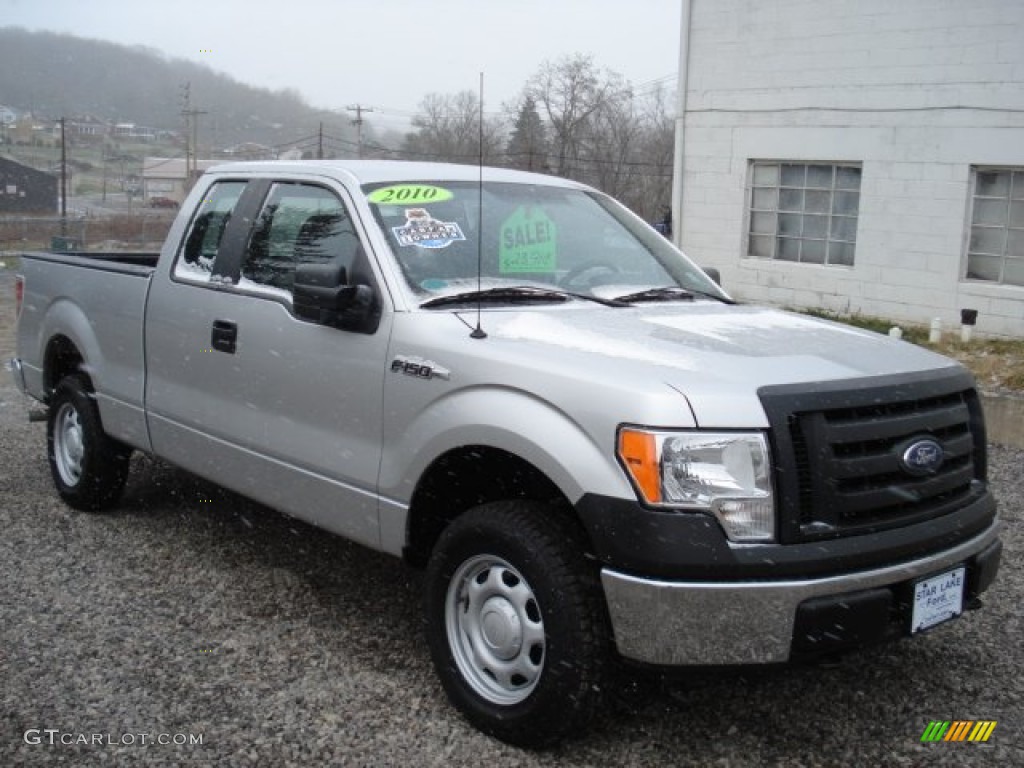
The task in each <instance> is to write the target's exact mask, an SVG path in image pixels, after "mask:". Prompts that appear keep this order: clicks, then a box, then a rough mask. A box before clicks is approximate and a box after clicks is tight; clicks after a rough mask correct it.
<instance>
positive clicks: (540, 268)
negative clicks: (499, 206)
mask: <svg viewBox="0 0 1024 768" xmlns="http://www.w3.org/2000/svg"><path fill="white" fill-rule="evenodd" d="M557 234H558V228H557V227H556V226H555V222H553V221H552V220H551V219H549V218H548V216H547V214H546V213H544V211H543V210H541V209H540V208H533V207H529V208H527V207H526V206H522V205H521V206H519V208H517V209H516V211H515V213H513V214H512V215H511V216H509V217H508V218H507V219H505V221H504V222H502V225H501V231H500V233H499V238H500V240H499V243H498V270H499V271H500V272H501V273H502V274H515V273H521V272H554V271H555V269H556V267H557V257H558V243H557V238H556V236H557Z"/></svg>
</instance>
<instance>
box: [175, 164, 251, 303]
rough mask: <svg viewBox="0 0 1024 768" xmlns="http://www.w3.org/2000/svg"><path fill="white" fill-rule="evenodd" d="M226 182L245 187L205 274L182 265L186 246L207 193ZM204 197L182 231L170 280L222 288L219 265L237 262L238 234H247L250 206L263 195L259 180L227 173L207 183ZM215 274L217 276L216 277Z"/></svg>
mask: <svg viewBox="0 0 1024 768" xmlns="http://www.w3.org/2000/svg"><path fill="white" fill-rule="evenodd" d="M223 184H242V185H243V186H242V191H241V192H240V193H239V195H238V199H237V200H236V201H235V204H234V206H233V207H232V208H231V216H230V218H229V219H228V221H227V223H226V224H225V225H224V231H223V232H222V233H221V236H220V241H219V242H218V244H217V253H216V254H215V255H214V257H213V260H212V261H211V262H210V271H209V273H206V274H205V277H204V276H203V275H202V274H201V273H199V272H194V271H191V270H188V269H187V268H185V267H183V266H182V265H183V262H184V261H185V250H186V249H187V248H188V241H189V237H190V236H191V235H192V231H193V228H194V227H195V226H196V223H197V221H198V219H199V216H200V215H201V214H202V212H203V206H204V203H205V201H206V195H209V194H210V193H211V191H213V190H214V189H215V188H216V187H218V186H220V185H223ZM203 195H204V197H203V200H201V201H200V203H199V204H198V205H196V206H195V208H194V209H193V211H192V215H191V216H190V217H189V220H188V225H187V226H186V227H185V231H184V232H183V233H182V235H181V240H180V241H179V243H178V247H177V250H176V252H175V255H174V262H173V263H172V264H171V268H170V279H171V282H174V283H180V284H183V285H192V286H197V287H200V288H220V287H221V286H222V284H223V283H222V278H223V277H224V276H225V275H224V272H223V270H221V269H219V268H218V266H219V264H218V263H220V266H223V265H224V264H225V263H226V264H227V265H229V266H230V265H231V264H232V263H235V262H236V261H237V259H235V253H234V252H236V251H237V249H238V240H239V237H240V236H242V235H244V234H246V233H247V232H248V229H249V225H248V223H247V220H248V218H249V217H248V215H247V214H248V210H249V209H250V208H251V207H252V206H253V204H254V196H255V198H256V201H259V200H260V199H262V195H260V194H259V185H258V183H257V180H255V179H252V178H248V177H236V176H225V177H220V178H216V179H213V180H212V181H211V182H210V184H209V185H208V186H207V187H206V189H205V190H204V192H203ZM214 277H216V278H217V279H216V280H215V279H214Z"/></svg>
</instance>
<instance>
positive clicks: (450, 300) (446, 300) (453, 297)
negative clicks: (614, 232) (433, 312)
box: [420, 285, 627, 309]
mask: <svg viewBox="0 0 1024 768" xmlns="http://www.w3.org/2000/svg"><path fill="white" fill-rule="evenodd" d="M569 299H582V300H584V301H594V302H597V303H598V304H604V305H605V306H608V307H625V306H627V304H626V303H625V302H623V301H620V300H618V299H603V298H601V297H600V296H588V295H587V294H585V293H573V292H571V291H560V290H556V289H554V288H537V287H535V286H530V285H513V286H504V287H501V288H486V289H484V290H482V291H463V292H462V293H453V294H449V295H448V296H438V297H437V298H436V299H427V300H426V301H424V302H423V303H422V304H420V307H421V308H422V309H431V308H433V307H447V306H451V305H453V304H475V303H476V302H478V301H480V302H509V303H538V304H545V303H548V302H563V301H568V300H569Z"/></svg>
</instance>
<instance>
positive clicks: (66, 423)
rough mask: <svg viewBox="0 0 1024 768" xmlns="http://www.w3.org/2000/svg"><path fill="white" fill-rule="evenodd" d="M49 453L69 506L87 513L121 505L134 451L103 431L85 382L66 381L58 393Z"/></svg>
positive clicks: (49, 427) (50, 422) (53, 406)
mask: <svg viewBox="0 0 1024 768" xmlns="http://www.w3.org/2000/svg"><path fill="white" fill-rule="evenodd" d="M46 448H47V451H46V452H47V457H48V458H49V461H50V473H51V475H52V476H53V483H54V485H55V486H56V487H57V492H58V493H59V494H60V496H61V498H62V499H64V501H65V503H67V504H68V505H69V506H71V507H74V508H75V509H82V510H87V511H95V510H100V509H105V508H107V507H110V506H113V505H114V504H115V503H117V500H118V499H119V498H120V497H121V491H122V490H123V489H124V484H125V480H127V478H128V462H129V459H130V457H131V449H130V448H128V447H127V446H125V445H123V444H122V443H119V442H117V441H116V440H113V439H111V438H110V437H108V436H107V434H106V433H105V432H104V431H103V425H102V423H101V422H100V414H99V409H98V408H97V407H96V401H95V400H94V399H93V395H92V393H91V392H89V390H88V388H87V386H86V383H85V380H84V379H83V378H82V377H81V376H67V377H65V378H64V379H62V380H61V382H60V383H59V384H58V385H57V388H56V390H54V393H53V397H52V399H51V400H50V413H49V420H48V424H47V434H46Z"/></svg>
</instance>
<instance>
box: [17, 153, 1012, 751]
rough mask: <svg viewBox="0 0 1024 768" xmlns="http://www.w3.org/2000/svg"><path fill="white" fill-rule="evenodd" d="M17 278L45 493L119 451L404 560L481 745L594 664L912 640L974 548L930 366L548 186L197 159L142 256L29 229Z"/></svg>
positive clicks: (119, 462) (952, 438)
mask: <svg viewBox="0 0 1024 768" xmlns="http://www.w3.org/2000/svg"><path fill="white" fill-rule="evenodd" d="M17 291H18V300H19V327H18V354H19V357H18V358H17V359H15V360H14V361H13V371H14V375H15V378H16V380H17V382H18V384H19V386H20V387H21V389H22V390H23V391H25V392H27V393H28V394H29V395H31V396H32V397H34V398H36V399H37V400H40V401H42V402H43V403H45V405H46V406H47V408H48V440H47V445H48V456H49V463H50V467H51V470H52V475H53V481H54V483H55V485H56V487H57V491H58V492H59V493H60V495H61V496H62V497H63V498H64V500H65V501H66V502H67V503H68V504H70V505H71V506H72V507H75V508H78V509H85V510H95V509H101V508H104V507H107V506H109V505H112V504H114V503H116V501H117V500H118V497H119V495H120V493H121V491H122V488H123V486H124V483H125V477H126V474H127V472H128V466H129V456H130V454H131V452H132V451H134V450H139V451H144V452H146V453H148V454H151V455H155V456H158V457H160V458H162V459H165V460H167V461H168V462H171V463H173V464H176V465H178V466H179V467H183V468H184V469H186V470H188V471H190V472H193V473H195V474H197V475H200V476H202V477H205V478H208V479H210V480H212V481H214V482H216V483H218V484H220V485H223V486H225V487H227V488H230V489H232V490H234V491H237V492H239V493H241V494H244V495H246V496H249V497H251V498H253V499H256V500H258V501H260V502H263V503H265V504H268V505H270V506H272V507H275V508H277V509H280V510H282V511H284V512H286V513H288V514H291V515H294V516H296V517H299V518H302V519H304V520H307V521H309V522H311V523H313V524H315V525H318V526H321V527H323V528H325V529H328V530H330V531H333V532H336V533H338V534H340V535H342V536H346V537H348V538H350V539H353V540H355V541H358V542H361V543H362V544H365V545H366V546H369V547H372V548H374V549H378V550H382V551H384V552H389V553H392V554H394V555H396V556H400V557H402V558H404V559H405V560H406V561H408V562H409V563H412V564H414V565H416V566H422V567H425V569H426V576H425V611H426V634H427V642H428V644H429V647H430V652H431V655H432V658H433V661H434V664H435V666H436V669H437V672H438V675H439V677H440V679H441V681H442V683H443V685H444V688H445V689H446V691H447V693H448V695H449V697H450V699H451V700H452V702H453V703H454V704H455V705H456V706H457V707H458V708H459V709H460V710H461V711H462V712H463V713H464V715H465V716H466V717H467V718H468V719H469V720H470V721H472V722H473V723H474V724H475V725H476V726H478V727H479V728H481V729H482V730H484V731H486V732H487V733H490V734H493V735H495V736H497V737H498V738H501V739H504V740H506V741H508V742H510V743H515V744H521V745H541V744H545V743H549V742H551V741H553V740H555V739H558V738H559V737H561V736H563V735H564V734H566V733H567V732H570V731H573V730H575V729H579V728H580V727H581V726H582V725H583V724H584V723H585V722H586V720H587V718H588V717H589V716H590V715H591V714H592V712H593V711H594V709H595V706H596V705H597V704H598V702H599V701H600V700H601V698H602V694H603V693H604V692H605V690H606V688H607V686H606V685H605V681H606V680H607V679H608V676H609V674H610V670H612V669H613V668H615V667H617V666H618V665H619V664H620V663H621V662H622V661H623V660H626V661H629V662H635V663H637V664H639V665H642V666H648V667H652V668H655V669H657V668H664V667H678V666H681V665H723V664H729V665H731V664H754V663H767V662H784V661H788V660H791V659H798V658H802V657H812V656H814V655H817V654H831V653H836V652H841V651H843V650H845V649H848V648H852V647H857V646H862V645H865V644H869V643H874V642H877V641H881V640H886V639H891V638H895V637H899V636H904V635H913V634H917V633H919V632H923V631H926V630H929V629H930V628H931V627H933V626H936V625H938V624H941V623H943V622H945V621H947V620H949V619H953V618H955V617H957V616H958V615H960V614H961V612H962V611H964V610H965V609H968V608H974V607H977V606H979V605H980V601H979V599H978V596H979V594H980V593H981V592H982V591H984V590H985V589H986V588H987V587H988V586H989V584H990V583H991V582H992V580H993V578H994V577H995V574H996V571H997V569H998V564H999V554H1000V548H1001V544H1000V541H999V538H998V531H997V528H998V522H997V520H996V510H995V503H994V501H993V498H992V495H991V494H990V492H989V490H988V487H987V484H986V466H985V462H986V440H985V427H984V420H983V416H982V409H981V406H980V404H979V399H978V395H977V393H976V390H975V385H974V382H973V381H972V379H971V376H970V375H969V374H968V373H967V372H966V371H965V370H964V369H963V368H962V367H961V366H959V365H958V364H956V363H954V362H952V361H950V360H948V359H945V358H943V357H940V356H937V355H934V354H932V353H930V352H928V351H926V350H923V349H921V348H918V347H915V346H913V345H910V344H907V343H904V342H901V341H896V340H893V339H889V338H887V337H882V336H879V335H876V334H872V333H868V332H862V331H859V330H854V329H852V328H848V327H845V326H840V325H836V324H831V323H827V322H822V321H818V320H814V319H810V318H807V317H803V316H799V315H794V314H790V313H786V312H781V311H776V310H770V309H764V308H758V307H754V306H746V305H742V304H738V303H736V302H735V301H733V300H732V299H731V298H730V297H729V296H728V295H727V294H726V293H725V292H724V291H723V290H722V289H721V288H720V287H719V286H718V285H717V284H716V283H715V282H714V281H713V280H711V279H709V277H708V276H707V274H705V272H703V271H702V270H701V269H700V268H698V267H697V266H695V265H694V264H693V263H692V262H690V261H689V260H688V259H687V258H686V257H685V256H683V255H682V254H681V253H679V252H678V251H677V250H675V249H674V248H673V247H672V246H671V245H670V244H669V243H668V242H667V241H666V240H665V238H663V237H661V236H660V235H658V234H657V233H656V232H655V231H654V230H653V229H652V228H651V227H649V226H648V225H647V224H645V223H644V222H643V221H641V220H640V219H638V218H637V217H636V216H634V215H633V214H631V213H630V212H629V211H627V210H626V209H625V208H623V207H622V206H621V205H619V204H618V203H616V202H614V201H613V200H611V199H609V198H608V197H606V196H605V195H602V194H600V193H598V192H596V191H594V190H593V189H590V188H587V187H585V186H582V185H580V184H577V183H574V182H570V181H565V180H559V179H553V178H548V177H544V176H539V175H533V174H526V173H519V172H514V171H508V170H497V169H478V168H468V167H460V166H454V165H441V164H413V163H390V162H333V161H331V162H327V161H323V162H295V163H285V162H281V163H244V164H231V165H223V166H220V167H216V168H213V169H211V170H210V171H209V172H207V173H206V174H205V175H204V176H203V177H202V178H201V179H200V180H199V182H198V184H197V185H196V187H195V189H194V190H193V191H192V193H191V195H190V197H189V198H188V200H187V201H186V202H185V204H184V205H183V206H182V208H181V211H180V213H179V215H178V218H177V219H176V221H175V222H174V224H173V226H172V228H171V230H170V233H169V236H168V238H167V242H166V243H165V245H164V247H163V250H162V251H161V253H160V254H159V258H157V257H155V256H147V255H144V254H135V255H131V254H130V255H114V254H85V253H82V254H70V255H58V254H46V253H27V254H24V255H23V256H22V258H21V274H20V275H19V276H18V278H17Z"/></svg>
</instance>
